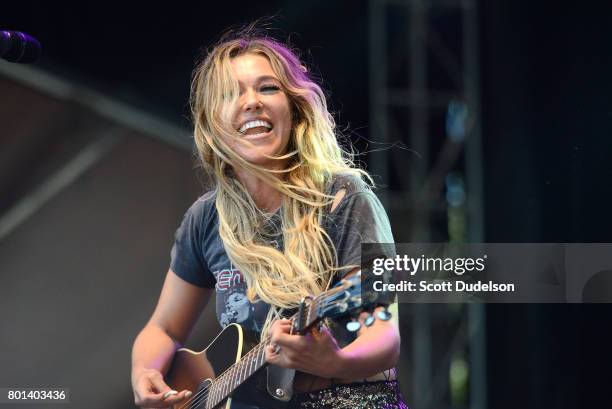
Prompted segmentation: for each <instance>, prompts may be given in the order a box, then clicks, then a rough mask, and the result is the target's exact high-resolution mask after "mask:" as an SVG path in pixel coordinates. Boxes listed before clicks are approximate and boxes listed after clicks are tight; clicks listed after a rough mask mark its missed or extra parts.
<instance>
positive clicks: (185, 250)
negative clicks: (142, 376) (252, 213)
mask: <svg viewBox="0 0 612 409" xmlns="http://www.w3.org/2000/svg"><path fill="white" fill-rule="evenodd" d="M342 189H344V190H345V192H346V193H345V195H344V197H343V199H342V201H341V202H340V204H339V205H338V206H337V207H336V209H334V211H333V212H331V213H329V214H328V215H327V216H326V218H325V223H324V228H325V230H326V231H327V234H329V236H330V238H331V240H332V242H333V244H334V246H335V247H336V252H337V255H338V264H339V266H351V265H354V266H358V265H359V264H360V262H361V243H362V242H363V243H392V242H393V235H392V233H391V227H390V225H389V219H388V217H387V213H386V212H385V209H384V208H383V206H382V205H381V203H380V201H379V200H378V198H377V197H376V195H375V194H374V193H373V192H372V191H371V189H370V188H369V187H368V186H367V185H366V184H365V183H364V182H363V181H362V180H361V179H359V178H358V177H355V176H352V175H338V176H336V178H335V179H334V181H333V183H332V186H331V188H330V191H329V192H328V193H329V194H330V195H335V194H336V193H337V192H338V191H340V190H342ZM215 194H216V191H211V192H208V193H206V194H204V195H203V196H202V197H200V198H199V199H198V200H197V201H196V202H195V203H194V204H193V205H192V206H191V207H190V208H189V210H187V213H186V214H185V217H184V218H183V222H182V223H181V225H180V227H179V229H178V230H177V231H176V235H175V242H174V246H173V247H172V252H171V262H170V268H171V269H172V271H174V272H175V273H176V274H177V275H178V276H179V277H181V278H182V279H183V280H185V281H187V282H189V283H191V284H194V285H197V286H201V287H208V288H215V291H216V295H217V297H216V300H217V301H216V302H217V305H216V311H217V319H218V320H219V323H220V324H221V326H222V327H225V326H227V325H228V324H230V323H238V324H240V325H242V326H243V327H245V328H246V329H248V330H251V331H253V332H256V333H259V332H260V331H261V328H262V326H263V324H264V321H265V319H266V316H267V313H268V310H269V306H268V305H267V304H265V303H263V302H261V301H259V302H255V303H251V302H249V300H248V299H247V296H246V289H247V287H246V282H245V280H244V277H243V275H242V273H241V272H240V270H238V269H237V268H235V267H234V266H233V265H232V263H231V261H230V260H229V258H228V256H227V254H226V252H225V249H224V247H223V242H222V240H221V237H220V236H219V219H218V215H217V209H216V207H215ZM268 227H269V229H267V230H268V231H267V232H266V235H267V236H268V237H269V241H268V242H269V243H270V244H271V245H273V246H275V247H277V248H278V249H279V250H281V251H282V249H283V243H282V233H281V229H282V226H280V214H275V215H272V217H271V219H270V221H269V223H268ZM390 256H392V255H390ZM348 271H350V269H345V271H342V273H348ZM342 273H341V274H340V276H341V275H342ZM340 278H342V277H338V279H340ZM334 334H335V335H336V336H337V337H338V336H340V338H346V337H345V336H343V334H337V333H336V331H334ZM346 335H347V337H348V336H349V334H346ZM339 341H340V342H341V344H346V343H347V342H342V339H339ZM345 341H348V338H347V339H346V340H345Z"/></svg>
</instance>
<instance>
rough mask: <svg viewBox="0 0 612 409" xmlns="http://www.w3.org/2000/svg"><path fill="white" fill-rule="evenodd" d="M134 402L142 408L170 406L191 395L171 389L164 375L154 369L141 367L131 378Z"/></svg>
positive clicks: (184, 391) (185, 391) (190, 393)
mask: <svg viewBox="0 0 612 409" xmlns="http://www.w3.org/2000/svg"><path fill="white" fill-rule="evenodd" d="M132 388H133V389H134V403H136V406H138V407H141V408H143V409H149V408H171V407H172V406H173V405H176V404H177V403H180V402H182V401H184V400H185V399H188V398H189V397H191V395H192V392H191V391H188V390H183V391H180V392H177V391H175V390H172V388H170V387H169V386H168V385H167V384H166V382H164V377H163V376H162V374H161V373H160V372H159V371H158V370H156V369H143V370H141V371H139V372H138V373H136V374H135V376H134V378H133V380H132Z"/></svg>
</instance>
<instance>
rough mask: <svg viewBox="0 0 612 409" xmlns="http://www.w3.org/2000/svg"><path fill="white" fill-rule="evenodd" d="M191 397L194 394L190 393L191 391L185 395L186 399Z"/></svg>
mask: <svg viewBox="0 0 612 409" xmlns="http://www.w3.org/2000/svg"><path fill="white" fill-rule="evenodd" d="M191 395H193V393H191V392H190V391H189V392H187V393H185V397H186V398H188V397H190V396H191Z"/></svg>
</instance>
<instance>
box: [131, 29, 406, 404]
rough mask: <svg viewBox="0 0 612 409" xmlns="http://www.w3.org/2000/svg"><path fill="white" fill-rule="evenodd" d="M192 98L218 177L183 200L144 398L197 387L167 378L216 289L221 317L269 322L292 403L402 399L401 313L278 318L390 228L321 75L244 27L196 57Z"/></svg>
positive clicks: (162, 400)
mask: <svg viewBox="0 0 612 409" xmlns="http://www.w3.org/2000/svg"><path fill="white" fill-rule="evenodd" d="M191 107H192V114H193V121H194V125H195V131H194V138H195V142H196V145H197V149H198V153H199V157H200V159H201V161H202V164H203V165H204V167H205V168H206V169H207V170H208V171H209V172H210V173H211V174H212V175H213V176H214V180H215V182H216V187H215V189H214V190H213V191H211V192H209V193H207V194H205V195H204V196H202V197H201V198H200V199H198V200H197V201H196V202H195V203H194V204H193V205H192V206H191V208H190V209H189V210H188V211H187V213H186V215H185V218H184V220H183V222H182V224H181V226H180V228H179V229H178V231H177V233H176V241H175V244H174V246H173V249H172V258H171V265H170V270H169V271H168V273H167V276H166V280H165V283H164V286H163V289H162V292H161V296H160V299H159V302H158V305H157V307H156V309H155V312H154V313H153V316H152V317H151V319H150V321H149V322H148V323H147V325H146V326H145V328H144V329H143V330H142V331H141V333H140V334H139V335H138V337H137V338H136V341H135V343H134V348H133V358H132V385H133V388H134V395H135V401H136V404H137V405H139V406H141V407H168V406H171V405H173V404H176V403H177V402H181V401H185V400H186V399H188V398H189V397H190V396H191V395H192V394H193V392H195V391H180V392H177V391H171V389H170V387H169V386H168V385H167V384H166V383H165V382H164V379H163V374H165V372H166V371H167V370H168V367H169V364H170V362H171V360H172V357H173V354H174V351H175V350H176V349H177V347H178V346H180V345H182V344H183V343H184V342H185V340H186V338H187V336H188V334H189V332H190V330H191V328H192V327H193V325H194V323H195V321H196V319H197V318H198V316H199V314H200V313H201V311H202V309H203V308H204V306H205V305H206V303H207V302H208V300H209V298H210V296H211V293H212V291H216V299H217V316H218V318H219V320H220V322H222V324H223V325H227V324H229V323H231V322H236V323H239V324H241V325H243V326H244V327H246V328H247V329H251V330H253V331H257V332H259V333H260V334H263V335H262V339H264V340H269V345H268V346H267V347H266V360H267V361H268V362H269V363H271V364H274V365H277V366H280V367H285V368H293V369H296V370H297V371H298V372H297V375H296V379H295V383H294V389H295V391H296V394H295V396H294V399H293V400H292V403H291V405H292V407H296V408H298V407H299V408H322V407H330V408H331V407H334V408H338V407H352V408H359V407H367V408H379V407H381V408H382V407H385V408H392V407H396V408H402V407H405V404H404V403H403V402H402V400H401V397H400V396H399V392H398V388H397V382H396V381H395V380H394V374H395V371H394V370H391V369H392V368H393V367H394V366H395V364H396V363H397V360H398V358H399V346H400V339H399V332H398V329H397V325H396V323H395V322H394V320H391V321H384V320H375V322H374V324H373V325H371V326H369V327H367V326H362V327H361V329H360V330H359V333H358V336H357V337H356V339H352V338H355V337H354V336H353V337H352V338H351V336H350V335H347V334H348V333H347V332H343V331H342V330H341V328H340V327H336V328H334V329H333V330H330V329H327V328H325V327H324V328H322V329H320V330H319V329H315V330H313V331H312V332H311V333H310V334H308V335H305V336H300V335H292V334H290V321H289V320H287V319H281V318H280V312H281V311H282V310H289V309H292V308H295V307H296V306H297V305H298V304H299V302H300V301H301V300H302V299H303V298H304V297H305V296H308V295H317V294H318V293H320V292H322V291H325V290H326V289H328V288H330V286H332V285H333V284H334V283H335V282H337V281H338V280H339V279H340V278H341V277H344V276H348V275H350V274H352V273H354V272H356V271H357V270H358V266H359V262H360V243H361V242H362V241H365V242H391V241H392V240H393V237H392V235H391V230H390V227H389V222H388V219H387V216H386V214H385V212H384V209H383V208H382V206H381V205H380V202H379V201H378V200H377V199H376V196H375V195H374V194H373V193H372V191H371V190H370V189H369V188H368V186H367V185H366V184H365V183H364V182H363V181H362V176H365V177H366V178H367V174H365V172H363V171H361V170H358V169H355V168H354V167H353V166H352V162H351V161H350V160H349V158H348V155H346V154H345V153H344V152H343V151H342V150H341V148H340V147H339V145H338V141H337V139H336V134H335V132H334V121H333V118H332V117H331V115H330V114H329V113H328V111H327V104H326V100H325V96H324V94H323V92H322V91H321V88H320V87H319V86H318V85H317V84H316V83H315V82H314V81H313V80H312V79H311V78H310V77H309V75H308V73H307V70H306V68H305V67H304V66H303V65H302V64H301V63H300V60H299V59H298V58H297V56H296V55H295V54H294V53H293V51H291V50H290V49H289V48H288V47H287V46H285V45H283V44H281V43H279V42H277V41H275V40H273V39H270V38H267V37H265V36H261V35H258V34H256V33H254V31H252V30H251V31H246V32H245V31H243V32H242V33H240V34H238V35H234V37H233V38H226V39H224V40H221V42H220V43H218V44H217V45H216V46H215V47H214V48H213V49H212V51H210V53H209V54H208V56H207V57H206V59H205V60H204V61H203V62H202V63H201V64H200V65H199V66H198V67H197V68H196V70H195V72H194V79H193V84H192V97H191ZM238 294H242V295H245V296H246V297H245V296H240V295H238ZM247 302H248V304H246V303H247ZM271 306H272V307H271ZM362 319H363V317H362ZM390 378H391V379H390ZM360 405H361V406H360Z"/></svg>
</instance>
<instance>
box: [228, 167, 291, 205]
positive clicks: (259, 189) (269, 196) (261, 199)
mask: <svg viewBox="0 0 612 409" xmlns="http://www.w3.org/2000/svg"><path fill="white" fill-rule="evenodd" d="M275 175H276V176H277V177H278V178H279V179H280V178H281V177H282V174H275ZM236 176H237V177H238V180H240V182H241V183H242V184H243V185H244V187H245V188H246V190H247V192H249V195H251V198H253V201H254V202H255V205H257V207H258V208H259V209H260V210H261V211H263V212H265V213H273V212H275V211H276V210H277V209H278V208H279V207H280V206H281V202H282V194H281V193H280V192H279V191H278V190H276V189H274V188H273V187H272V186H270V185H269V184H267V183H266V182H264V181H263V180H261V179H260V178H258V177H257V176H256V175H254V174H252V173H249V172H247V171H245V170H244V169H237V170H236Z"/></svg>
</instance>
